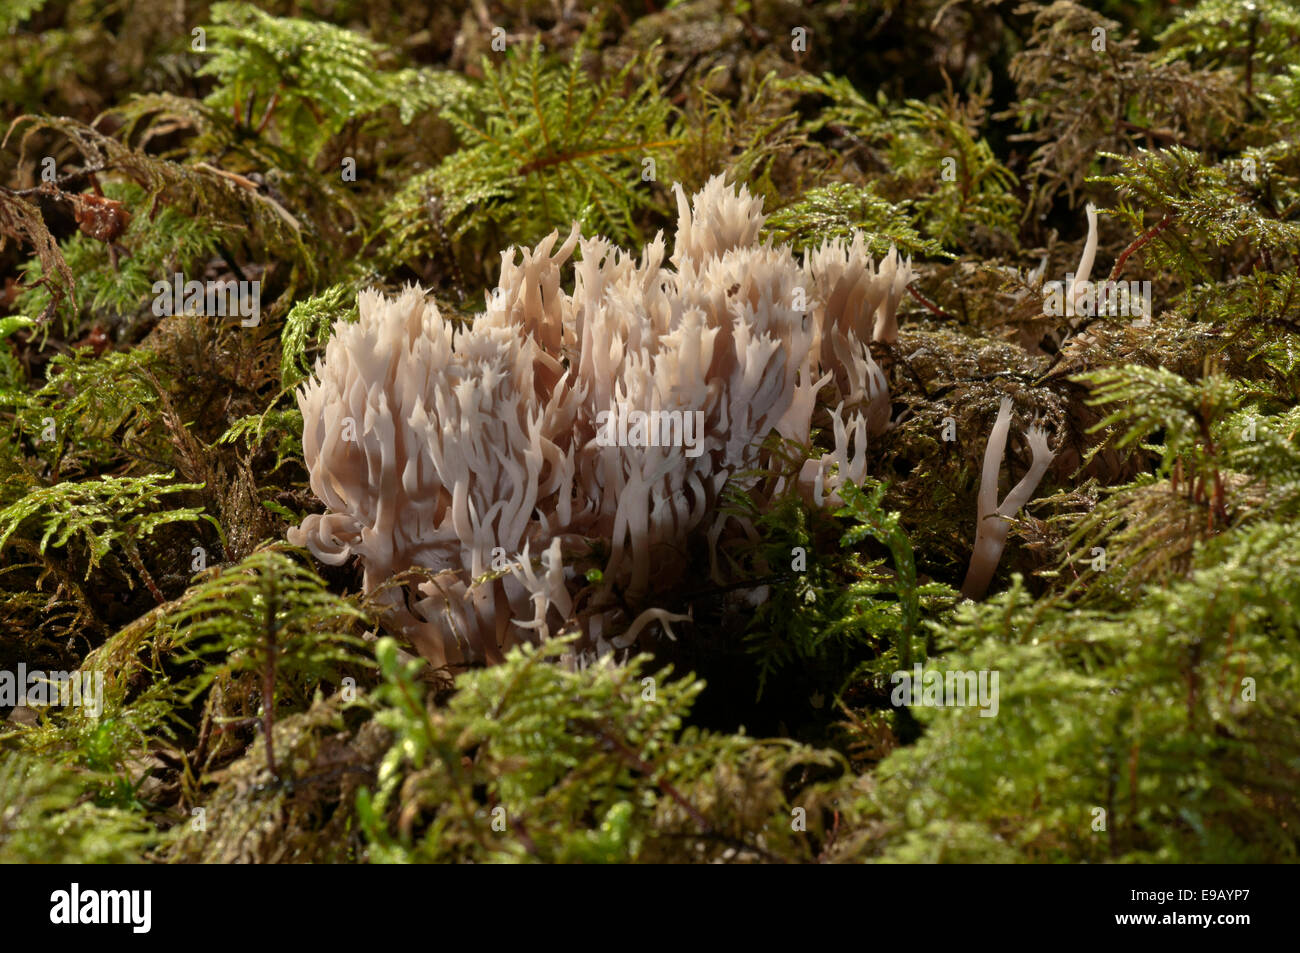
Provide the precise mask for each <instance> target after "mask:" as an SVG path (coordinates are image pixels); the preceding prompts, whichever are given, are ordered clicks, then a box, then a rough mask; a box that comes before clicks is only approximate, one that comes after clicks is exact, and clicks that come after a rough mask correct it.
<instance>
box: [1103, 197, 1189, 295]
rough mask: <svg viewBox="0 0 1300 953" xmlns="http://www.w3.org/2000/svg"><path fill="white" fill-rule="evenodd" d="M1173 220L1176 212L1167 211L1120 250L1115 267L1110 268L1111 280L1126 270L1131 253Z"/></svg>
mask: <svg viewBox="0 0 1300 953" xmlns="http://www.w3.org/2000/svg"><path fill="white" fill-rule="evenodd" d="M1173 221H1174V213H1173V212H1166V213H1165V216H1164V218H1162V219H1160V221H1158V222H1156V223H1155V224H1154V225H1152V226H1151V227H1150V228H1148V229H1147V230H1146V231H1145V232H1143V233H1142V234H1141V235H1139V236H1138V237H1137V238H1135V239H1134V240H1133V243H1132V244H1131V245H1129V246H1128V248H1125V249H1124V250H1123V251H1122V252H1120V255H1119V257H1118V258H1116V259H1115V267H1114V268H1112V269H1111V270H1110V280H1111V281H1114V280H1115V279H1117V278H1118V277H1119V276H1120V272H1122V271H1123V270H1124V263H1125V262H1126V261H1128V258H1129V255H1131V254H1133V253H1134V252H1135V251H1137V250H1138V249H1139V248H1141V247H1142V246H1143V245H1145V244H1146V243H1147V242H1149V241H1151V239H1153V238H1155V237H1156V236H1157V235H1159V234H1160V233H1161V232H1163V231H1164V230H1165V229H1166V228H1168V227H1169V226H1170V225H1172V224H1173Z"/></svg>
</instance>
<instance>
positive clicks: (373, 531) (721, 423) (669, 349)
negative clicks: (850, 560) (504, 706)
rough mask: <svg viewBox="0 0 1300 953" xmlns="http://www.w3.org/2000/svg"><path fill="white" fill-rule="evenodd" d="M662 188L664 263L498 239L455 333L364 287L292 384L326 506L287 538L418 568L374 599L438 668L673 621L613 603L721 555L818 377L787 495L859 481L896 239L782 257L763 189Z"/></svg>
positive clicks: (567, 245)
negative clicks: (671, 230) (696, 554)
mask: <svg viewBox="0 0 1300 953" xmlns="http://www.w3.org/2000/svg"><path fill="white" fill-rule="evenodd" d="M676 194H677V201H678V209H679V217H678V224H677V234H676V238H675V242H674V246H673V253H672V257H671V260H670V264H668V265H665V262H664V258H665V243H664V240H663V237H662V235H660V236H657V237H656V238H655V240H654V241H652V242H650V243H649V244H647V245H646V247H645V248H644V249H643V251H642V253H641V256H640V259H639V261H637V260H634V259H633V258H632V257H631V256H630V255H629V254H627V253H626V252H624V251H622V250H620V249H618V248H615V247H614V246H612V245H611V243H610V242H608V241H606V240H605V239H602V238H598V237H595V238H582V237H581V236H580V234H579V231H578V228H577V226H576V225H575V226H574V228H573V230H572V231H571V232H570V234H569V235H568V237H567V238H566V239H565V240H564V241H563V242H562V243H560V244H559V246H558V247H556V245H557V242H558V234H557V233H552V234H551V235H550V236H549V237H548V238H546V239H545V240H543V241H542V242H541V243H540V244H539V245H538V246H537V247H536V248H534V249H532V250H527V249H524V250H522V251H516V250H515V249H510V250H508V251H506V252H505V253H503V255H502V266H501V276H500V280H499V283H498V286H497V288H495V289H494V290H493V291H492V292H491V293H489V294H488V295H487V309H486V311H485V312H483V313H482V314H480V315H478V316H477V318H476V319H475V320H474V321H473V323H472V324H471V325H470V326H469V327H468V328H463V329H456V328H453V326H452V325H451V324H450V323H449V322H447V321H446V320H444V319H443V317H442V316H441V315H440V314H439V313H438V309H437V307H436V306H435V305H434V304H433V303H431V302H429V301H426V300H425V298H424V295H423V294H422V293H421V292H420V290H419V289H415V288H408V289H407V290H406V291H404V292H403V293H402V294H400V295H399V296H397V297H396V298H385V297H383V296H382V295H380V294H378V293H375V292H366V293H363V294H362V295H361V296H360V299H359V314H360V318H359V320H358V322H357V323H355V324H348V323H340V324H338V325H337V326H336V328H335V332H334V336H333V338H332V339H331V340H330V341H329V343H328V345H327V347H326V351H325V355H324V358H323V360H319V361H318V362H317V365H316V376H315V379H313V380H311V381H309V382H308V383H307V384H306V385H305V386H304V387H303V389H302V390H301V392H300V394H299V406H300V407H301V409H302V414H303V421H304V429H303V450H304V453H305V458H306V461H307V464H308V466H309V468H310V471H311V486H312V489H313V490H314V491H315V493H316V494H317V496H319V497H320V499H321V500H322V501H324V502H325V504H326V505H327V507H328V511H327V512H326V513H325V514H323V515H313V516H309V517H308V518H307V519H306V520H304V522H303V524H302V526H301V527H299V528H297V529H294V530H291V531H290V539H291V540H292V541H293V542H295V543H299V544H303V545H306V546H307V547H309V548H310V549H311V551H312V552H313V553H314V554H315V555H316V556H317V557H318V558H319V559H321V560H322V561H324V562H326V563H329V564H332V565H339V564H341V563H343V562H344V561H345V560H347V559H348V558H350V557H352V556H358V557H360V560H361V563H362V565H363V566H364V568H365V579H364V585H365V587H366V588H367V589H368V590H373V589H375V588H376V587H378V586H379V585H380V584H381V583H383V582H384V581H385V580H387V579H389V577H391V576H392V575H393V574H394V573H399V572H402V571H405V570H408V569H411V568H412V567H422V568H424V569H427V570H430V571H432V572H433V573H436V574H438V575H436V576H435V577H434V578H433V579H431V580H429V581H426V582H422V583H419V584H418V586H416V587H415V589H414V591H411V592H405V591H403V590H402V589H400V588H388V589H385V590H384V594H383V596H382V598H384V599H386V600H387V602H386V607H387V608H388V610H389V616H388V622H389V624H390V625H392V626H394V627H395V628H399V629H401V630H402V631H403V632H404V633H405V634H406V635H407V637H409V638H410V639H411V640H412V641H413V642H414V644H415V645H416V647H417V648H418V649H419V651H420V652H421V653H422V654H423V655H425V656H426V657H427V658H429V659H430V660H432V661H433V662H435V664H463V663H466V662H469V661H474V660H485V661H489V662H491V661H496V660H498V659H500V658H501V654H502V652H503V651H504V650H505V649H507V648H508V647H509V646H510V645H512V644H515V643H517V642H520V641H525V640H529V641H531V640H535V639H537V638H545V637H547V636H549V635H553V634H556V633H558V632H559V631H561V630H566V629H567V630H572V629H574V628H580V629H581V630H582V631H583V632H584V634H585V635H586V637H587V638H588V640H589V643H590V645H591V647H592V648H594V649H595V650H597V651H600V652H605V651H609V650H610V649H611V648H616V647H625V646H627V645H628V644H630V642H631V640H632V639H633V638H634V637H635V635H636V633H638V632H640V631H642V630H643V629H644V628H645V625H646V623H647V622H648V621H650V620H653V621H658V622H660V623H661V624H664V625H667V624H668V623H670V622H671V621H674V617H671V616H669V615H668V614H667V613H663V612H661V611H656V610H653V609H650V610H647V612H648V613H649V615H647V614H646V613H642V615H643V616H645V618H641V619H639V620H638V619H630V618H627V617H626V613H625V611H624V610H623V608H622V606H623V605H633V606H644V605H648V604H651V603H652V601H653V600H652V597H653V595H654V594H655V592H662V591H663V589H664V587H666V586H670V585H671V584H672V583H673V582H674V581H675V580H676V578H677V574H679V573H680V568H679V567H680V566H681V564H682V562H683V560H681V559H667V558H665V557H666V556H667V555H668V554H672V553H679V552H681V551H682V549H683V548H684V546H685V544H686V543H687V541H688V539H689V538H690V537H691V535H692V534H693V533H696V532H702V533H703V534H705V538H706V539H707V541H708V542H709V543H710V544H711V545H712V546H714V547H716V544H717V542H718V540H719V538H720V537H721V535H722V534H723V533H724V531H725V530H727V529H728V526H727V523H728V517H727V516H726V515H723V514H721V513H720V512H719V509H718V507H717V503H718V501H719V498H720V495H721V493H722V490H723V487H724V485H725V484H726V483H727V481H728V480H730V479H737V480H741V481H745V480H748V481H749V482H747V483H746V484H745V485H746V486H752V485H753V481H752V478H746V477H743V476H741V474H744V473H746V472H747V471H751V470H753V469H754V468H755V467H757V466H759V465H761V464H762V463H763V462H764V459H763V452H762V448H761V445H762V442H763V441H764V439H765V438H767V437H768V436H769V435H770V434H771V433H773V432H775V433H777V434H779V435H780V436H781V437H783V438H786V439H787V440H790V441H793V442H795V443H797V444H800V445H804V446H807V445H808V444H809V441H810V435H811V431H812V426H813V418H814V413H815V412H816V410H817V406H818V396H819V394H820V393H822V391H823V389H824V388H828V387H829V388H831V389H833V391H834V398H835V399H834V401H833V402H832V404H831V407H833V409H830V410H829V417H830V427H829V433H830V435H831V439H832V440H833V446H832V448H831V449H830V451H829V452H826V453H825V454H822V455H820V456H815V457H812V458H811V459H808V460H807V461H806V463H805V464H804V465H803V467H802V470H801V471H800V473H799V476H798V482H799V487H798V489H799V490H800V491H801V492H803V493H804V494H805V495H807V496H808V497H810V498H815V499H816V501H817V502H818V503H820V502H823V501H824V500H827V499H831V500H838V497H836V495H835V492H836V488H837V487H839V486H840V485H842V482H843V481H844V480H846V479H853V480H861V479H862V478H863V476H864V475H865V467H866V441H867V438H868V435H869V434H873V433H877V434H878V433H880V432H882V431H883V430H884V429H885V427H886V426H887V425H888V422H889V416H890V405H889V392H888V388H887V385H886V381H885V377H884V374H883V373H882V372H881V370H880V368H879V367H878V366H877V364H876V362H875V361H874V360H873V359H872V356H871V352H870V349H869V343H870V341H871V340H872V339H873V338H874V339H876V340H881V341H892V340H894V338H895V337H896V335H897V320H896V312H897V308H898V304H899V300H900V298H901V297H902V294H903V292H904V290H905V288H906V286H907V284H908V282H909V281H910V280H911V274H912V272H911V265H910V261H906V260H900V257H899V256H898V254H897V253H896V252H894V251H892V250H891V251H890V253H889V254H888V255H887V256H886V257H885V258H884V259H883V261H882V262H881V263H880V266H879V267H878V268H877V267H876V266H875V264H874V262H873V261H872V259H871V258H870V257H869V256H868V255H867V254H866V251H865V244H864V242H863V239H862V236H861V235H857V236H855V237H854V239H853V241H851V242H848V243H844V242H830V243H826V244H824V245H823V246H822V247H821V248H819V249H816V250H814V251H811V252H810V253H808V255H807V256H806V257H805V260H804V261H803V262H802V263H799V262H797V261H796V260H795V258H794V255H793V254H792V252H791V250H790V249H789V248H788V247H785V246H773V245H772V244H771V243H770V242H769V243H760V242H759V239H758V236H759V230H760V228H761V227H762V224H763V221H764V216H763V213H762V200H761V199H759V198H755V197H753V196H751V195H750V194H749V192H748V190H747V189H745V188H744V187H743V186H742V187H741V188H740V189H739V191H738V192H737V191H733V189H732V188H730V187H728V186H727V185H726V184H725V183H724V181H723V180H722V179H721V177H715V178H713V179H712V180H710V181H709V182H708V184H707V185H705V186H704V188H703V190H702V191H700V192H699V193H698V194H697V195H695V196H694V197H693V201H692V202H690V203H688V202H687V198H686V195H685V193H684V192H683V191H682V189H681V187H680V186H678V187H677V189H676ZM575 250H577V251H579V252H580V257H579V258H578V260H577V261H576V262H575V264H574V266H573V271H574V280H573V291H572V293H567V292H566V291H565V290H564V289H563V288H562V287H561V268H562V266H563V265H565V263H566V262H567V261H568V260H569V258H570V257H571V256H572V255H573V253H574V252H575ZM823 396H824V395H823ZM613 420H617V421H619V422H620V426H619V427H617V428H614V427H613V426H611V421H613ZM629 420H631V426H628V424H627V421H629ZM647 420H648V421H649V426H648V427H647V424H646V421H647ZM696 421H698V422H699V423H698V428H697V427H695V426H694V424H695V422H696ZM615 430H617V437H615V436H614V431H615ZM684 437H690V438H691V441H693V444H692V445H691V446H684V444H685V443H687V442H688V441H686V440H684V439H683V438H684ZM593 543H596V544H601V545H602V549H601V551H602V552H605V553H607V560H606V562H605V564H604V566H603V570H602V573H601V583H600V585H599V587H598V588H597V589H596V590H595V591H594V592H593V591H592V590H590V589H588V590H587V591H586V592H585V594H584V598H583V600H582V604H581V605H578V603H577V601H575V597H576V595H577V593H578V591H579V585H578V584H579V583H583V584H584V585H585V580H583V579H581V578H580V577H578V576H577V574H576V572H575V571H574V570H573V569H572V568H571V567H569V568H566V566H565V558H566V556H572V555H573V554H575V553H586V552H590V551H591V545H592V544H593ZM538 556H540V560H539V562H538V563H537V564H536V565H535V564H534V562H533V560H534V558H535V557H538ZM715 568H716V567H715ZM652 570H653V578H652ZM614 591H617V592H618V593H619V596H620V598H619V599H617V600H616V599H614V598H613V597H612V596H611V593H613V592H614ZM619 632H621V633H622V634H621V635H619V634H618V633H619Z"/></svg>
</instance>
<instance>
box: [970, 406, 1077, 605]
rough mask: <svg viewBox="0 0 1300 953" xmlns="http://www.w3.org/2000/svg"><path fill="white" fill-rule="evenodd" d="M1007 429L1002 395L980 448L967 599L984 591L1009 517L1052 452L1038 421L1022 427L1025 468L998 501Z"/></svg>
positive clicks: (1025, 497)
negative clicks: (1027, 459) (981, 458)
mask: <svg viewBox="0 0 1300 953" xmlns="http://www.w3.org/2000/svg"><path fill="white" fill-rule="evenodd" d="M1010 430H1011V398H1010V397H1003V398H1002V405H1001V406H1000V407H999V408H998V417H997V420H996V421H995V422H994V424H993V430H992V432H991V433H990V434H989V442H988V446H987V447H985V448H984V469H983V471H982V473H981V474H980V487H979V498H978V501H977V503H976V512H977V521H976V524H975V547H974V550H973V551H972V553H971V558H970V568H969V569H968V570H967V571H966V581H965V582H964V583H962V587H961V593H962V595H963V596H965V597H966V598H967V599H980V598H983V596H984V593H985V592H987V591H988V588H989V583H990V582H991V581H992V580H993V573H994V572H996V571H997V568H998V563H999V562H1000V561H1001V560H1002V550H1003V548H1004V547H1005V546H1006V543H1007V533H1009V532H1010V530H1011V518H1012V517H1013V516H1015V515H1016V513H1018V512H1019V511H1020V509H1021V507H1023V506H1024V505H1025V504H1026V503H1028V502H1029V499H1030V497H1032V496H1033V494H1034V490H1036V489H1038V484H1039V483H1040V482H1041V481H1042V479H1043V474H1045V473H1046V472H1047V468H1048V467H1049V466H1050V465H1051V463H1052V459H1053V457H1055V456H1056V454H1055V453H1054V452H1053V451H1052V450H1051V449H1050V448H1049V447H1048V446H1047V431H1046V430H1045V429H1043V428H1042V427H1041V426H1039V425H1038V424H1034V425H1032V426H1031V427H1030V428H1029V429H1028V430H1027V431H1025V439H1026V440H1027V441H1028V443H1029V449H1030V451H1031V452H1032V453H1033V462H1032V463H1031V464H1030V466H1029V472H1028V473H1026V474H1025V475H1024V477H1023V478H1022V479H1021V480H1020V482H1019V483H1017V484H1016V485H1015V486H1014V487H1013V488H1012V489H1011V491H1010V492H1009V493H1007V495H1006V496H1005V497H1004V498H1003V500H1002V504H1001V505H998V471H999V470H1000V469H1001V465H1002V457H1003V456H1004V455H1005V453H1006V449H1007V435H1008V433H1009V432H1010Z"/></svg>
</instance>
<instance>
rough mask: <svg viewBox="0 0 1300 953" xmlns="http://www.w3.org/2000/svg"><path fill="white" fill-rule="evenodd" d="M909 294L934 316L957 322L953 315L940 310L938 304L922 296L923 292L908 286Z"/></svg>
mask: <svg viewBox="0 0 1300 953" xmlns="http://www.w3.org/2000/svg"><path fill="white" fill-rule="evenodd" d="M907 293H908V294H910V295H911V296H912V297H913V298H915V299H916V300H917V301H919V302H921V304H923V305H925V308H926V310H927V311H929V312H931V313H932V314H935V315H937V316H939V317H941V318H943V319H944V320H946V321H956V320H957V319H956V318H955V317H953V316H952V315H951V314H949V313H948V312H947V311H944V310H943V309H942V308H940V307H939V306H938V305H937V304H935V303H934V302H933V301H931V300H930V299H929V298H927V297H926V296H925V295H923V294H921V292H919V291H917V290H916V289H915V288H913V287H912V286H911V285H908V286H907Z"/></svg>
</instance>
